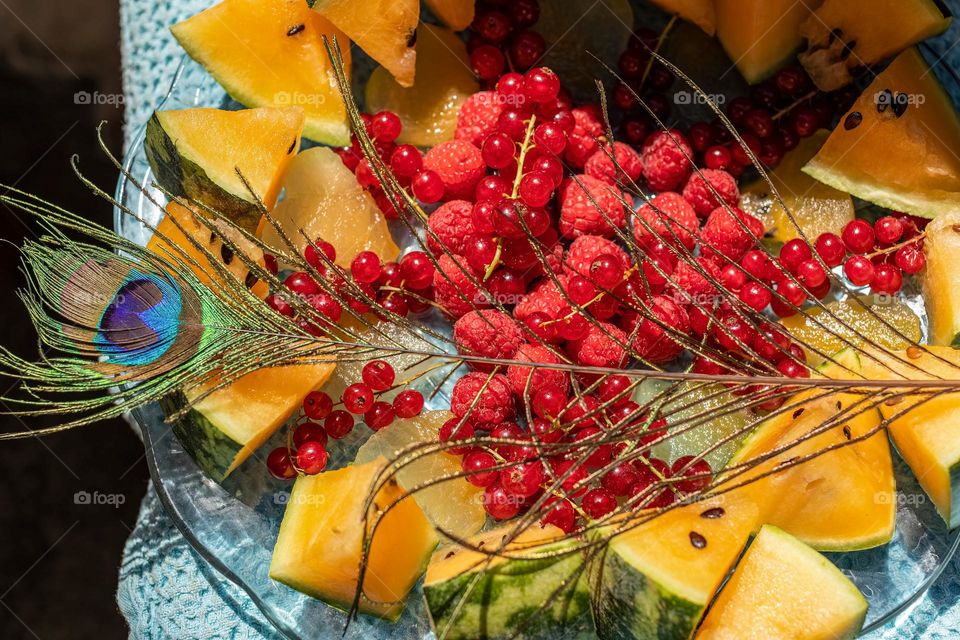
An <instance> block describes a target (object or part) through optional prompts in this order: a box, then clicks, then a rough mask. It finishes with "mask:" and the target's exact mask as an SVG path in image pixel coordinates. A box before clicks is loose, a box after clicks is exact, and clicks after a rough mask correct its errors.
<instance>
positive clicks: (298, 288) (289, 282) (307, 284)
mask: <svg viewBox="0 0 960 640" xmlns="http://www.w3.org/2000/svg"><path fill="white" fill-rule="evenodd" d="M283 286H285V287H286V288H287V289H289V290H290V291H291V292H293V293H294V294H295V295H298V296H304V297H306V296H312V295H314V294H317V293H319V292H320V285H318V284H317V281H316V280H314V279H313V278H312V277H310V274H308V273H304V272H303V271H296V272H294V273H291V274H290V275H289V276H287V278H286V280H284V281H283Z"/></svg>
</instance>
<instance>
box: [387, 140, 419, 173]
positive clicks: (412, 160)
mask: <svg viewBox="0 0 960 640" xmlns="http://www.w3.org/2000/svg"><path fill="white" fill-rule="evenodd" d="M390 166H391V167H392V168H393V172H394V173H395V174H397V175H398V176H400V177H402V178H412V177H413V176H415V175H417V174H418V173H419V172H420V170H421V169H422V168H423V155H422V154H421V153H420V150H419V149H417V148H416V147H415V146H413V145H412V144H401V145H400V146H398V147H397V148H396V149H394V150H393V153H392V154H390Z"/></svg>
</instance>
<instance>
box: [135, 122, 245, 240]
mask: <svg viewBox="0 0 960 640" xmlns="http://www.w3.org/2000/svg"><path fill="white" fill-rule="evenodd" d="M161 114H162V112H154V114H153V116H151V118H150V120H148V121H147V132H146V135H145V138H144V151H145V153H146V155H147V162H148V163H149V164H150V169H151V170H152V171H153V176H154V179H155V180H156V182H157V184H159V185H160V186H161V187H162V188H163V189H165V190H166V191H169V192H170V193H171V194H173V195H174V196H177V197H181V198H187V199H190V200H196V201H197V202H201V203H203V204H205V205H207V206H208V207H210V208H211V209H214V210H216V211H219V212H220V213H222V214H223V215H224V216H226V217H227V218H228V219H229V220H231V221H232V222H234V223H235V224H237V225H238V226H240V227H242V228H243V229H246V230H247V231H249V232H251V233H255V232H256V230H257V226H258V225H259V223H260V217H261V212H260V209H259V207H258V205H257V204H256V203H255V202H253V201H252V199H249V200H248V199H245V198H243V197H242V196H241V195H238V194H235V193H232V192H231V191H228V190H227V189H226V188H224V187H223V186H222V185H220V184H219V183H217V181H216V180H214V179H213V178H212V177H211V176H210V175H209V174H208V173H207V172H206V171H205V170H204V169H203V167H201V166H200V165H199V164H198V163H197V162H195V161H194V160H192V159H191V158H189V157H187V155H186V154H185V153H184V151H183V150H182V149H180V148H179V147H177V144H176V142H174V140H173V138H172V137H171V136H170V134H169V133H167V131H166V129H165V128H164V126H163V122H162V119H161V118H162V115H161Z"/></svg>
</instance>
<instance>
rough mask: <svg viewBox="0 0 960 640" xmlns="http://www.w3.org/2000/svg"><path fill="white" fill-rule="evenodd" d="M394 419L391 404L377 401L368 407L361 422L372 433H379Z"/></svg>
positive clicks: (394, 414) (394, 415)
mask: <svg viewBox="0 0 960 640" xmlns="http://www.w3.org/2000/svg"><path fill="white" fill-rule="evenodd" d="M395 417H396V413H395V412H394V410H393V405H392V404H390V403H389V402H383V401H377V402H374V403H373V404H372V405H370V408H369V409H368V410H367V412H366V413H364V414H363V421H364V422H365V423H366V425H367V426H368V427H370V428H371V429H373V430H374V431H379V430H380V429H383V428H384V427H386V426H388V425H390V423H392V422H393V419H394V418H395Z"/></svg>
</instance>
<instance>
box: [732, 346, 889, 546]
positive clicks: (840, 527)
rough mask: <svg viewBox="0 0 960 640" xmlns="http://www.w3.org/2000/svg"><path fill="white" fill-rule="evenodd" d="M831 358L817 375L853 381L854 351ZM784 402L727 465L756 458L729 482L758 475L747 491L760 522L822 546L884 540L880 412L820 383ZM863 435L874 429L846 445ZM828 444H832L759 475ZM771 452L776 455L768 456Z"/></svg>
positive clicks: (885, 485) (885, 470) (884, 451)
mask: <svg viewBox="0 0 960 640" xmlns="http://www.w3.org/2000/svg"><path fill="white" fill-rule="evenodd" d="M836 359H837V360H838V362H840V363H842V365H843V366H840V365H838V364H831V365H828V366H826V367H825V368H824V370H823V371H821V372H820V373H819V375H823V376H825V377H830V378H835V379H857V377H858V372H859V371H860V370H861V369H860V363H859V361H858V359H857V357H856V356H855V355H854V354H852V353H851V352H849V351H848V352H844V353H843V354H838V355H837V356H836ZM784 406H785V407H789V409H787V410H785V411H784V412H782V413H779V414H776V415H775V416H773V417H771V418H770V419H769V420H767V421H766V422H765V423H763V424H762V425H761V426H760V427H758V428H757V430H756V431H755V432H754V433H753V435H751V436H750V438H749V439H748V440H747V441H746V442H745V443H744V445H743V447H742V448H741V449H740V451H738V452H737V454H736V455H735V456H734V457H733V459H732V460H731V461H730V464H731V466H732V465H735V464H739V463H744V462H747V461H751V460H757V461H758V462H757V463H756V464H755V466H752V467H751V468H750V469H749V470H748V471H746V472H744V473H743V474H742V475H740V476H739V477H738V478H736V479H735V480H734V483H739V482H743V481H746V480H750V479H754V478H759V479H758V480H756V481H755V482H753V483H752V484H750V485H747V490H748V491H749V492H750V493H751V494H752V495H753V496H755V498H756V499H757V501H758V504H760V509H761V512H762V516H763V522H765V523H767V524H773V525H776V526H778V527H780V528H782V529H784V530H785V531H787V532H788V533H790V534H791V535H794V536H796V537H798V538H800V539H801V540H803V541H804V542H805V543H806V544H809V545H810V546H812V547H814V548H816V549H820V550H826V551H850V550H855V549H867V548H871V547H875V546H878V545H881V544H885V543H886V542H888V541H889V540H890V538H891V536H892V535H893V530H894V524H895V521H894V518H895V513H896V509H895V507H896V505H895V500H894V491H895V484H894V477H893V463H892V460H891V457H890V447H889V445H888V443H887V439H886V437H885V434H884V433H883V431H882V430H879V426H880V413H879V411H877V409H876V408H875V407H872V405H871V403H870V400H869V398H867V397H865V396H863V395H859V394H856V393H836V392H834V393H829V392H826V391H823V390H819V389H810V390H808V391H803V392H801V393H799V394H796V395H795V396H793V397H791V398H790V399H788V400H787V402H786V404H785V405H784ZM801 409H802V411H801ZM838 416H840V417H839V418H838ZM828 421H832V422H831V425H830V426H829V427H828V428H827V429H826V430H824V428H823V426H824V425H825V424H826V423H827V422H828ZM814 433H816V435H813V434H814ZM869 433H874V435H872V436H870V437H869V438H867V439H865V440H863V441H861V442H857V443H855V444H846V443H847V442H849V440H851V439H856V438H858V437H861V436H866V435H867V434H869ZM830 447H838V448H835V449H832V450H830V451H828V452H826V453H820V454H819V455H816V456H815V457H810V459H809V460H805V461H803V462H800V463H798V464H793V465H792V466H789V467H788V468H785V469H782V470H779V471H777V472H775V473H772V474H770V475H768V476H766V477H761V476H763V474H765V473H769V472H771V471H772V470H774V469H776V468H777V467H778V466H779V465H786V464H788V463H793V462H796V460H795V459H802V458H805V457H807V456H813V454H818V452H821V451H825V450H827V449H828V448H830ZM774 451H780V453H777V454H774V455H772V456H770V455H769V454H771V453H772V452H774Z"/></svg>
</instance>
